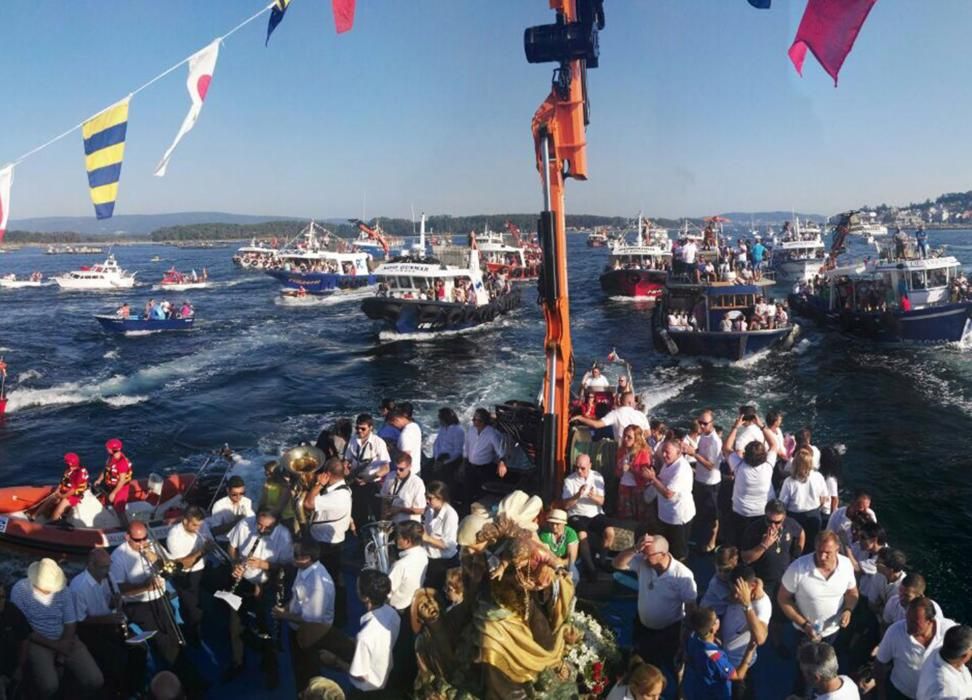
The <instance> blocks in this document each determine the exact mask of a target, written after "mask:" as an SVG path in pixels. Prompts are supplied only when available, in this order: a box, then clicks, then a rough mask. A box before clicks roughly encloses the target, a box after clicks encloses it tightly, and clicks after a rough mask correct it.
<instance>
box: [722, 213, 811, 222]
mask: <svg viewBox="0 0 972 700" xmlns="http://www.w3.org/2000/svg"><path fill="white" fill-rule="evenodd" d="M721 216H724V217H726V218H727V219H729V220H730V221H732V223H734V224H737V225H739V226H748V225H749V222H750V220H752V222H753V223H754V224H756V225H757V226H764V225H766V224H782V223H783V222H784V221H793V217H794V216H799V217H800V221H806V220H810V221H816V222H817V223H823V222H825V221H826V220H827V217H826V216H824V215H823V214H804V213H803V212H799V211H798V212H796V213H795V214H794V212H792V211H730V212H726V213H725V214H722V215H721Z"/></svg>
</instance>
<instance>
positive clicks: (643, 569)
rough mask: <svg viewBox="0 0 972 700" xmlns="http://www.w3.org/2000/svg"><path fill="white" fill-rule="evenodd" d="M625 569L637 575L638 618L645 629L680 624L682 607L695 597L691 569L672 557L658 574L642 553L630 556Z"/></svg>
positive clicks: (683, 610) (682, 613)
mask: <svg viewBox="0 0 972 700" xmlns="http://www.w3.org/2000/svg"><path fill="white" fill-rule="evenodd" d="M628 568H629V569H630V570H631V571H634V572H636V573H637V574H638V619H639V620H641V624H643V625H644V626H645V627H647V628H648V629H653V630H660V629H664V628H666V627H669V626H671V625H674V624H675V623H676V622H679V621H680V620H682V619H683V618H684V617H685V604H686V603H694V602H695V600H696V598H698V588H697V587H696V585H695V576H694V575H693V574H692V570H691V569H690V568H688V567H687V566H685V564H683V563H682V562H680V561H678V560H677V559H675V558H672V560H671V564H669V566H668V569H666V570H665V571H664V572H663V573H661V574H658V573H656V572H655V570H654V569H653V568H651V566H649V564H648V562H647V561H646V560H645V558H644V556H642V555H641V554H636V555H635V556H634V557H632V559H631V562H630V563H629V564H628Z"/></svg>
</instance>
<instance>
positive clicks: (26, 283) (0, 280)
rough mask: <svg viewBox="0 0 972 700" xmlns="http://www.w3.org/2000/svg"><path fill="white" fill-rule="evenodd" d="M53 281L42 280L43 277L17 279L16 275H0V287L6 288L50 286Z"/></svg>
mask: <svg viewBox="0 0 972 700" xmlns="http://www.w3.org/2000/svg"><path fill="white" fill-rule="evenodd" d="M53 284H54V282H53V281H46V282H45V281H44V280H43V279H30V278H24V279H17V277H16V275H6V276H5V277H0V287H4V288H6V289H24V288H25V287H50V286H51V285H53Z"/></svg>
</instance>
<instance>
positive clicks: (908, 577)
mask: <svg viewBox="0 0 972 700" xmlns="http://www.w3.org/2000/svg"><path fill="white" fill-rule="evenodd" d="M925 586H926V583H925V577H924V576H922V575H921V574H919V573H917V572H912V573H910V574H905V577H904V578H903V579H901V583H899V584H898V586H897V588H896V589H895V591H894V593H892V594H891V596H890V597H889V598H888V602H887V603H885V605H884V612H883V614H882V615H881V622H882V623H883V624H884V626H885V627H889V626H890V625H893V624H894V623H895V622H898V621H899V620H903V619H905V614H906V613H907V612H908V605H909V604H910V603H911V601H913V600H914V599H915V598H921V597H922V596H924V595H925ZM932 603H933V604H934V605H935V614H936V615H937V616H938V617H939V618H941V617H943V615H942V609H941V608H940V607H938V603H935V602H934V601H932Z"/></svg>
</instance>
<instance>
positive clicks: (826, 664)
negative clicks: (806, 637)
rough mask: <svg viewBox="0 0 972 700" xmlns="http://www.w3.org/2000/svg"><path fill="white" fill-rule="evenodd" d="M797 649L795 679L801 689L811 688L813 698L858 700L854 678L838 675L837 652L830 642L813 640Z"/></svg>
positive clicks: (858, 694) (858, 695)
mask: <svg viewBox="0 0 972 700" xmlns="http://www.w3.org/2000/svg"><path fill="white" fill-rule="evenodd" d="M798 649H799V651H798V657H799V658H798V661H799V672H798V673H797V680H798V682H799V686H800V688H801V689H802V688H804V687H809V688H812V689H813V697H815V698H821V699H824V698H827V699H829V700H859V698H860V693H858V690H857V684H856V683H854V680H853V679H852V678H850V676H843V675H838V666H837V654H836V652H834V648H833V647H832V646H831V645H830V644H827V643H826V642H823V641H819V640H815V641H812V642H810V643H807V644H804V645H803V646H801V647H798ZM791 697H794V696H791Z"/></svg>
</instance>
